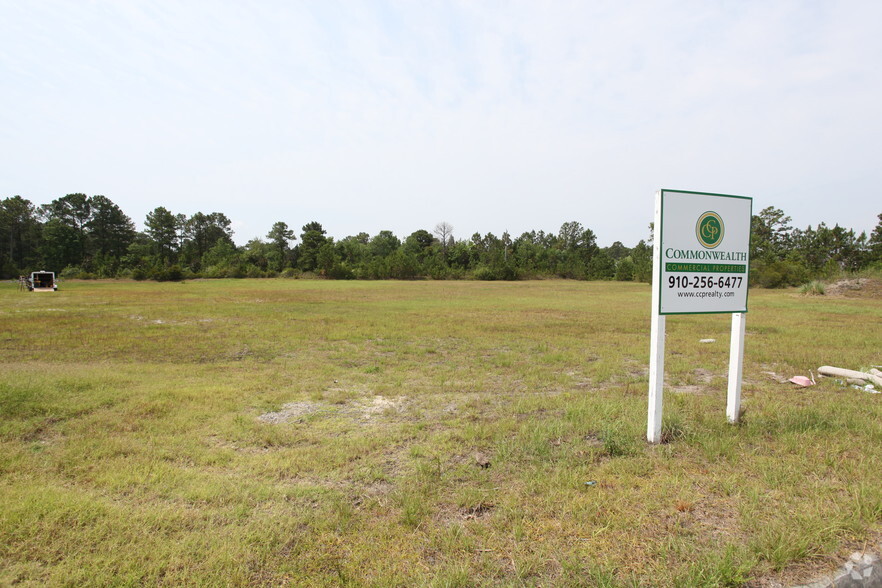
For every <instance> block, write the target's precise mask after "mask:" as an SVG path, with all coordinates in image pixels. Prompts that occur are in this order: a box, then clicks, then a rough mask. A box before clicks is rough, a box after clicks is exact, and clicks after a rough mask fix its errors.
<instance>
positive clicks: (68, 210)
mask: <svg viewBox="0 0 882 588" xmlns="http://www.w3.org/2000/svg"><path fill="white" fill-rule="evenodd" d="M144 226H145V231H144V232H143V233H137V232H136V231H135V228H134V224H133V223H132V221H131V219H129V217H127V216H126V215H125V214H124V213H123V211H122V210H121V209H120V208H119V207H118V206H117V205H116V204H114V203H113V202H112V201H111V200H110V199H109V198H106V197H105V196H100V195H98V196H91V197H90V196H87V195H85V194H81V193H77V194H68V195H66V196H64V197H62V198H58V199H56V200H53V201H52V202H51V203H49V204H46V205H43V206H41V207H39V208H38V207H35V206H34V205H33V204H31V203H30V202H29V201H27V200H25V199H23V198H21V197H20V196H13V197H11V198H6V199H4V200H2V201H0V277H7V278H9V277H15V276H17V275H20V274H24V273H27V272H29V271H33V270H34V269H37V268H39V269H46V270H54V271H56V272H60V271H61V270H62V269H63V268H68V267H72V268H78V272H80V273H78V274H77V275H89V276H94V277H101V278H110V277H131V278H133V279H147V278H151V277H154V276H163V275H166V273H167V272H166V269H168V268H170V267H171V266H174V265H178V266H179V267H180V268H181V270H182V271H183V272H184V275H185V277H186V276H193V277H210V278H223V277H275V276H278V275H279V274H282V273H283V272H284V275H298V276H299V275H302V274H303V273H306V274H309V275H311V276H314V277H320V278H330V279H373V280H377V279H404V280H412V279H425V278H430V279H435V280H441V279H463V278H466V279H468V278H473V279H477V280H482V281H496V280H522V279H532V278H551V277H559V278H568V279H574V280H610V279H615V280H618V281H637V282H650V281H651V279H652V245H651V243H652V235H651V232H652V225H650V238H649V240H648V241H643V240H641V241H640V242H639V243H637V244H636V245H635V246H634V247H627V246H626V245H625V244H623V243H622V242H620V241H616V242H614V243H613V244H612V245H610V246H609V247H605V248H600V247H598V246H597V243H596V237H595V234H594V232H593V231H592V230H591V229H589V228H587V227H585V226H583V225H582V224H581V223H580V222H578V221H569V222H565V223H563V224H562V225H561V227H560V229H559V230H558V231H557V232H556V233H555V232H549V233H546V232H544V231H541V230H540V231H528V232H525V233H523V234H521V235H520V236H518V237H513V236H512V235H510V234H509V233H508V232H507V231H505V232H503V233H502V235H501V236H496V235H495V234H493V233H486V234H483V235H482V234H480V233H475V234H474V235H472V236H471V238H469V239H460V240H456V239H455V238H454V236H453V227H452V226H451V225H449V224H448V223H446V222H442V223H439V224H438V225H436V227H435V229H434V235H433V234H432V233H431V232H429V231H428V230H425V229H420V230H417V231H414V232H413V233H411V234H410V235H409V236H408V237H407V238H406V239H404V241H403V242H402V241H401V240H400V239H399V238H398V237H397V236H396V235H395V234H393V233H392V232H391V231H389V230H383V231H380V232H378V233H377V234H376V235H373V236H371V235H369V234H367V233H363V232H362V233H359V234H357V235H353V236H348V237H345V238H343V239H341V240H335V239H333V238H332V237H329V236H328V235H327V234H326V231H325V229H324V228H323V227H322V225H321V223H318V222H315V221H313V222H310V223H307V224H305V225H303V227H302V231H303V232H302V233H301V235H300V242H299V243H298V244H297V245H296V246H295V247H294V248H293V249H292V248H291V246H290V243H291V241H294V240H296V239H297V238H296V237H295V235H294V231H293V230H291V229H290V228H289V227H288V225H287V224H286V223H285V222H282V221H277V222H275V223H274V224H273V226H272V227H271V229H270V230H269V232H268V233H267V235H266V239H268V241H266V242H265V241H262V240H261V239H252V240H250V241H249V242H248V243H246V244H245V245H244V246H242V247H237V246H236V245H235V243H234V242H233V239H232V236H233V231H232V228H231V221H230V219H229V218H227V216H226V215H224V214H223V213H220V212H212V213H207V214H206V213H202V212H196V213H195V214H193V215H192V216H190V217H187V216H186V215H184V214H175V213H173V212H171V211H170V210H168V209H166V208H165V207H162V206H160V207H157V208H155V209H154V210H152V211H150V212H149V213H148V214H147V216H146V219H145V221H144ZM874 267H875V268H879V269H882V214H880V215H879V223H878V225H877V226H876V228H875V229H874V231H873V232H872V233H871V234H870V235H869V236H867V235H866V234H865V233H861V234H856V233H855V232H854V231H853V230H850V229H846V228H843V227H840V226H838V225H836V226H833V227H832V228H831V227H828V226H826V225H825V224H824V223H823V222H822V223H820V224H819V225H817V227H814V228H813V227H812V226H809V227H807V228H806V229H804V230H802V229H795V228H793V227H792V226H791V219H790V217H789V216H787V215H786V214H785V213H784V212H783V211H782V210H780V209H777V208H774V207H771V206H770V207H767V208H765V209H763V210H762V211H760V212H759V213H758V214H757V215H755V216H754V217H753V218H752V221H751V269H750V271H751V273H750V278H751V280H750V281H751V285H752V286H761V287H766V288H781V287H789V286H798V285H801V284H805V283H807V282H809V281H810V280H814V279H826V280H829V279H832V278H834V277H835V276H837V275H840V274H842V273H851V272H856V271H864V270H867V269H870V268H874ZM293 270H296V272H300V273H296V272H293ZM68 274H69V275H70V272H68Z"/></svg>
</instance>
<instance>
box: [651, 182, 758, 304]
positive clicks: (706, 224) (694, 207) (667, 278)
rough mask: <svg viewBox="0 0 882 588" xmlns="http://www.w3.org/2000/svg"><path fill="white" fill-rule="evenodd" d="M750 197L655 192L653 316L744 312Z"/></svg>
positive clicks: (751, 203)
mask: <svg viewBox="0 0 882 588" xmlns="http://www.w3.org/2000/svg"><path fill="white" fill-rule="evenodd" d="M752 208H753V199H752V198H747V197H744V196H728V195H724V194H703V193H699V192H682V191H676V190H661V215H660V223H659V224H660V225H661V226H660V227H659V230H658V231H657V232H656V235H657V239H659V242H658V243H657V245H658V246H659V250H658V254H659V256H660V258H659V259H657V260H656V263H657V264H658V267H656V268H655V271H656V272H660V273H658V274H656V278H657V280H658V281H657V282H656V287H657V288H659V292H658V293H659V296H658V300H659V307H658V312H659V314H703V313H740V312H747V280H748V268H749V266H750V259H749V253H750V218H751V214H752Z"/></svg>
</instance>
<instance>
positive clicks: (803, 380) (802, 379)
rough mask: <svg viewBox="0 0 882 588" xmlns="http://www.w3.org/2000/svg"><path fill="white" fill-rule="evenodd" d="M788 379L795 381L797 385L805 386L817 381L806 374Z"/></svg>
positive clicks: (812, 384)
mask: <svg viewBox="0 0 882 588" xmlns="http://www.w3.org/2000/svg"><path fill="white" fill-rule="evenodd" d="M787 381H788V382H793V383H794V384H796V385H797V386H802V387H803V388H806V387H808V386H814V385H815V381H814V380H813V379H809V378H806V377H805V376H793V377H792V378H790V379H789V380H787Z"/></svg>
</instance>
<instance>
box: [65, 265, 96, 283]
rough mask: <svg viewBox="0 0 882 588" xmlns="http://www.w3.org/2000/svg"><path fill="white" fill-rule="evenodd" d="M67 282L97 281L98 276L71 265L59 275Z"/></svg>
mask: <svg viewBox="0 0 882 588" xmlns="http://www.w3.org/2000/svg"><path fill="white" fill-rule="evenodd" d="M58 277H59V278H63V279H65V280H95V279H97V277H98V276H96V275H95V274H93V273H92V272H88V271H86V270H84V269H83V268H81V267H79V266H76V265H69V266H67V267H66V268H64V269H63V270H61V273H60V274H59V275H58Z"/></svg>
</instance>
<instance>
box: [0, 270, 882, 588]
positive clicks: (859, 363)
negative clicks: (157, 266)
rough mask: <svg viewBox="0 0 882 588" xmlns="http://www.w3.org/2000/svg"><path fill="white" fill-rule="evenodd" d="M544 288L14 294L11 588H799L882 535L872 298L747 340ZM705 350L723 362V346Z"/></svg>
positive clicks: (191, 287)
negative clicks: (734, 370) (734, 352)
mask: <svg viewBox="0 0 882 588" xmlns="http://www.w3.org/2000/svg"><path fill="white" fill-rule="evenodd" d="M649 311H650V290H649V287H648V286H647V285H642V284H632V283H590V282H588V283H586V282H567V281H536V282H520V283H482V282H355V283H353V282H331V281H320V280H314V281H306V280H299V281H296V280H238V281H227V280H217V281H193V282H187V283H165V284H157V283H135V282H79V283H77V282H73V283H65V284H62V287H61V290H60V291H59V292H57V293H48V294H32V293H26V292H19V291H18V290H17V288H16V286H15V285H14V284H9V283H6V284H3V285H2V287H0V348H2V355H0V366H2V367H0V369H2V376H3V377H2V382H0V585H7V584H14V583H18V582H20V583H23V584H25V585H28V584H30V585H43V584H51V585H129V584H151V585H154V584H159V585H169V586H177V585H185V584H192V585H289V584H290V585H304V586H306V585H308V586H316V585H318V586H321V585H325V586H339V585H355V586H362V585H376V586H419V585H426V586H476V585H478V586H480V585H494V586H495V585H503V586H508V585H514V586H517V585H525V586H535V585H543V586H552V585H553V586H569V585H572V586H581V585H584V586H595V585H596V586H632V585H633V586H638V585H647V586H700V585H706V586H719V585H742V584H762V583H764V582H768V581H770V580H776V581H783V582H789V581H797V580H807V579H809V577H810V576H811V575H812V574H814V573H817V572H818V571H819V570H820V569H822V568H823V567H824V566H831V567H832V566H835V563H836V562H837V561H838V560H837V558H838V557H840V556H842V555H843V554H847V553H848V551H847V550H849V549H853V548H860V546H861V545H862V542H863V541H866V540H869V539H871V538H876V537H878V534H877V533H878V532H879V530H880V522H882V395H872V394H868V393H866V392H863V391H859V390H855V389H852V388H847V387H843V386H841V385H839V384H837V383H836V382H834V381H833V380H824V381H823V382H820V383H819V385H818V386H815V387H813V388H809V389H797V388H795V387H794V386H792V385H790V384H781V383H779V382H776V381H775V380H774V379H772V377H770V376H769V375H768V374H767V373H764V372H775V373H777V374H779V375H782V376H785V377H788V378H789V377H790V376H793V375H797V374H801V375H808V371H809V369H816V368H817V367H818V366H819V365H824V364H829V365H837V366H841V367H849V368H855V369H856V368H862V367H863V368H866V367H868V366H870V365H874V364H880V363H882V329H880V325H882V303H880V300H879V299H878V298H860V297H856V298H833V297H829V296H816V297H804V296H800V295H798V294H796V293H795V291H761V290H760V291H752V292H751V295H750V312H749V313H748V317H747V333H748V334H747V339H746V349H745V351H746V358H745V373H744V378H745V382H744V392H743V406H744V408H745V410H746V413H745V417H744V421H743V423H742V424H741V425H740V426H731V425H728V424H726V419H725V404H726V400H725V396H726V370H727V365H728V340H729V324H730V319H729V317H728V316H692V317H672V318H670V319H669V320H668V330H667V332H668V338H667V363H666V369H667V374H666V376H667V384H668V385H667V387H666V391H665V420H664V432H665V435H666V437H667V439H668V440H669V441H668V442H667V443H665V444H662V445H658V446H651V445H648V444H646V442H645V441H644V439H645V431H646V410H647V385H648V384H647V364H648V357H649V323H650V320H649V319H650V316H649ZM707 338H713V339H716V342H715V343H711V344H701V343H699V340H700V339H707Z"/></svg>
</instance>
